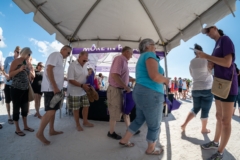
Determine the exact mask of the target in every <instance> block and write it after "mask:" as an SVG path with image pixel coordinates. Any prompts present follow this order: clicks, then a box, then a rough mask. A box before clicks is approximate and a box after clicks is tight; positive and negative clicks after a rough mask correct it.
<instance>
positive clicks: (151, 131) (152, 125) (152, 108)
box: [143, 93, 164, 154]
mask: <svg viewBox="0 0 240 160" xmlns="http://www.w3.org/2000/svg"><path fill="white" fill-rule="evenodd" d="M156 98H158V99H157V100H156ZM148 99H149V100H148V103H149V104H148V106H144V109H143V114H144V116H145V118H146V123H147V126H148V132H147V142H148V148H147V150H146V153H147V154H150V153H152V152H154V150H155V146H156V142H157V140H158V138H159V133H160V126H161V121H162V114H163V113H162V111H163V102H164V96H163V95H162V94H158V93H153V95H151V97H148ZM157 152H159V153H158V154H160V152H161V151H157Z"/></svg>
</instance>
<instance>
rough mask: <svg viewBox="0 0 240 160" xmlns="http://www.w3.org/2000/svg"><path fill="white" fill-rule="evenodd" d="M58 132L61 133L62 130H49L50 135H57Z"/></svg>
mask: <svg viewBox="0 0 240 160" xmlns="http://www.w3.org/2000/svg"><path fill="white" fill-rule="evenodd" d="M58 134H63V132H62V131H51V132H49V135H50V136H55V135H58Z"/></svg>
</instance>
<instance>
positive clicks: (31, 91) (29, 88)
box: [25, 71, 34, 102]
mask: <svg viewBox="0 0 240 160" xmlns="http://www.w3.org/2000/svg"><path fill="white" fill-rule="evenodd" d="M25 73H26V71H25ZM26 75H27V77H28V74H27V73H26ZM33 100H34V91H33V89H32V85H31V83H30V81H29V79H28V102H31V101H33Z"/></svg>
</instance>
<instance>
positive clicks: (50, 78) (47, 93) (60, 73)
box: [36, 45, 72, 144]
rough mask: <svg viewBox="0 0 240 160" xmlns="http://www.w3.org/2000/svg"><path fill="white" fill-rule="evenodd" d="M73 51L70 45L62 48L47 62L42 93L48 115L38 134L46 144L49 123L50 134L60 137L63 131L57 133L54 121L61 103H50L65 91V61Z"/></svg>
mask: <svg viewBox="0 0 240 160" xmlns="http://www.w3.org/2000/svg"><path fill="white" fill-rule="evenodd" d="M71 51H72V48H71V47H70V46H68V45H65V46H63V47H62V49H61V50H60V52H53V53H52V54H50V55H49V57H48V59H47V62H46V65H45V66H46V69H45V72H44V74H43V80H42V86H41V91H42V92H43V93H44V105H45V111H46V113H45V114H44V116H42V119H41V124H40V127H39V129H38V132H37V134H36V136H37V138H38V139H39V140H40V141H41V142H43V143H44V144H50V141H48V140H47V139H46V138H45V137H44V134H43V132H44V129H45V127H46V126H47V124H48V123H49V134H50V135H58V134H62V133H63V132H62V131H56V130H55V129H54V119H55V113H56V110H57V109H59V108H60V104H61V102H58V103H57V104H56V105H55V106H53V107H50V102H51V100H52V98H53V96H54V95H55V94H57V93H59V92H60V91H61V90H62V89H63V82H64V68H63V59H65V58H67V57H68V56H69V55H70V53H71Z"/></svg>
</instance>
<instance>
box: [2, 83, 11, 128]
mask: <svg viewBox="0 0 240 160" xmlns="http://www.w3.org/2000/svg"><path fill="white" fill-rule="evenodd" d="M4 95H5V103H6V109H7V113H8V123H9V124H13V120H12V117H11V108H10V103H11V101H12V99H11V92H10V86H9V85H5V87H4Z"/></svg>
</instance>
